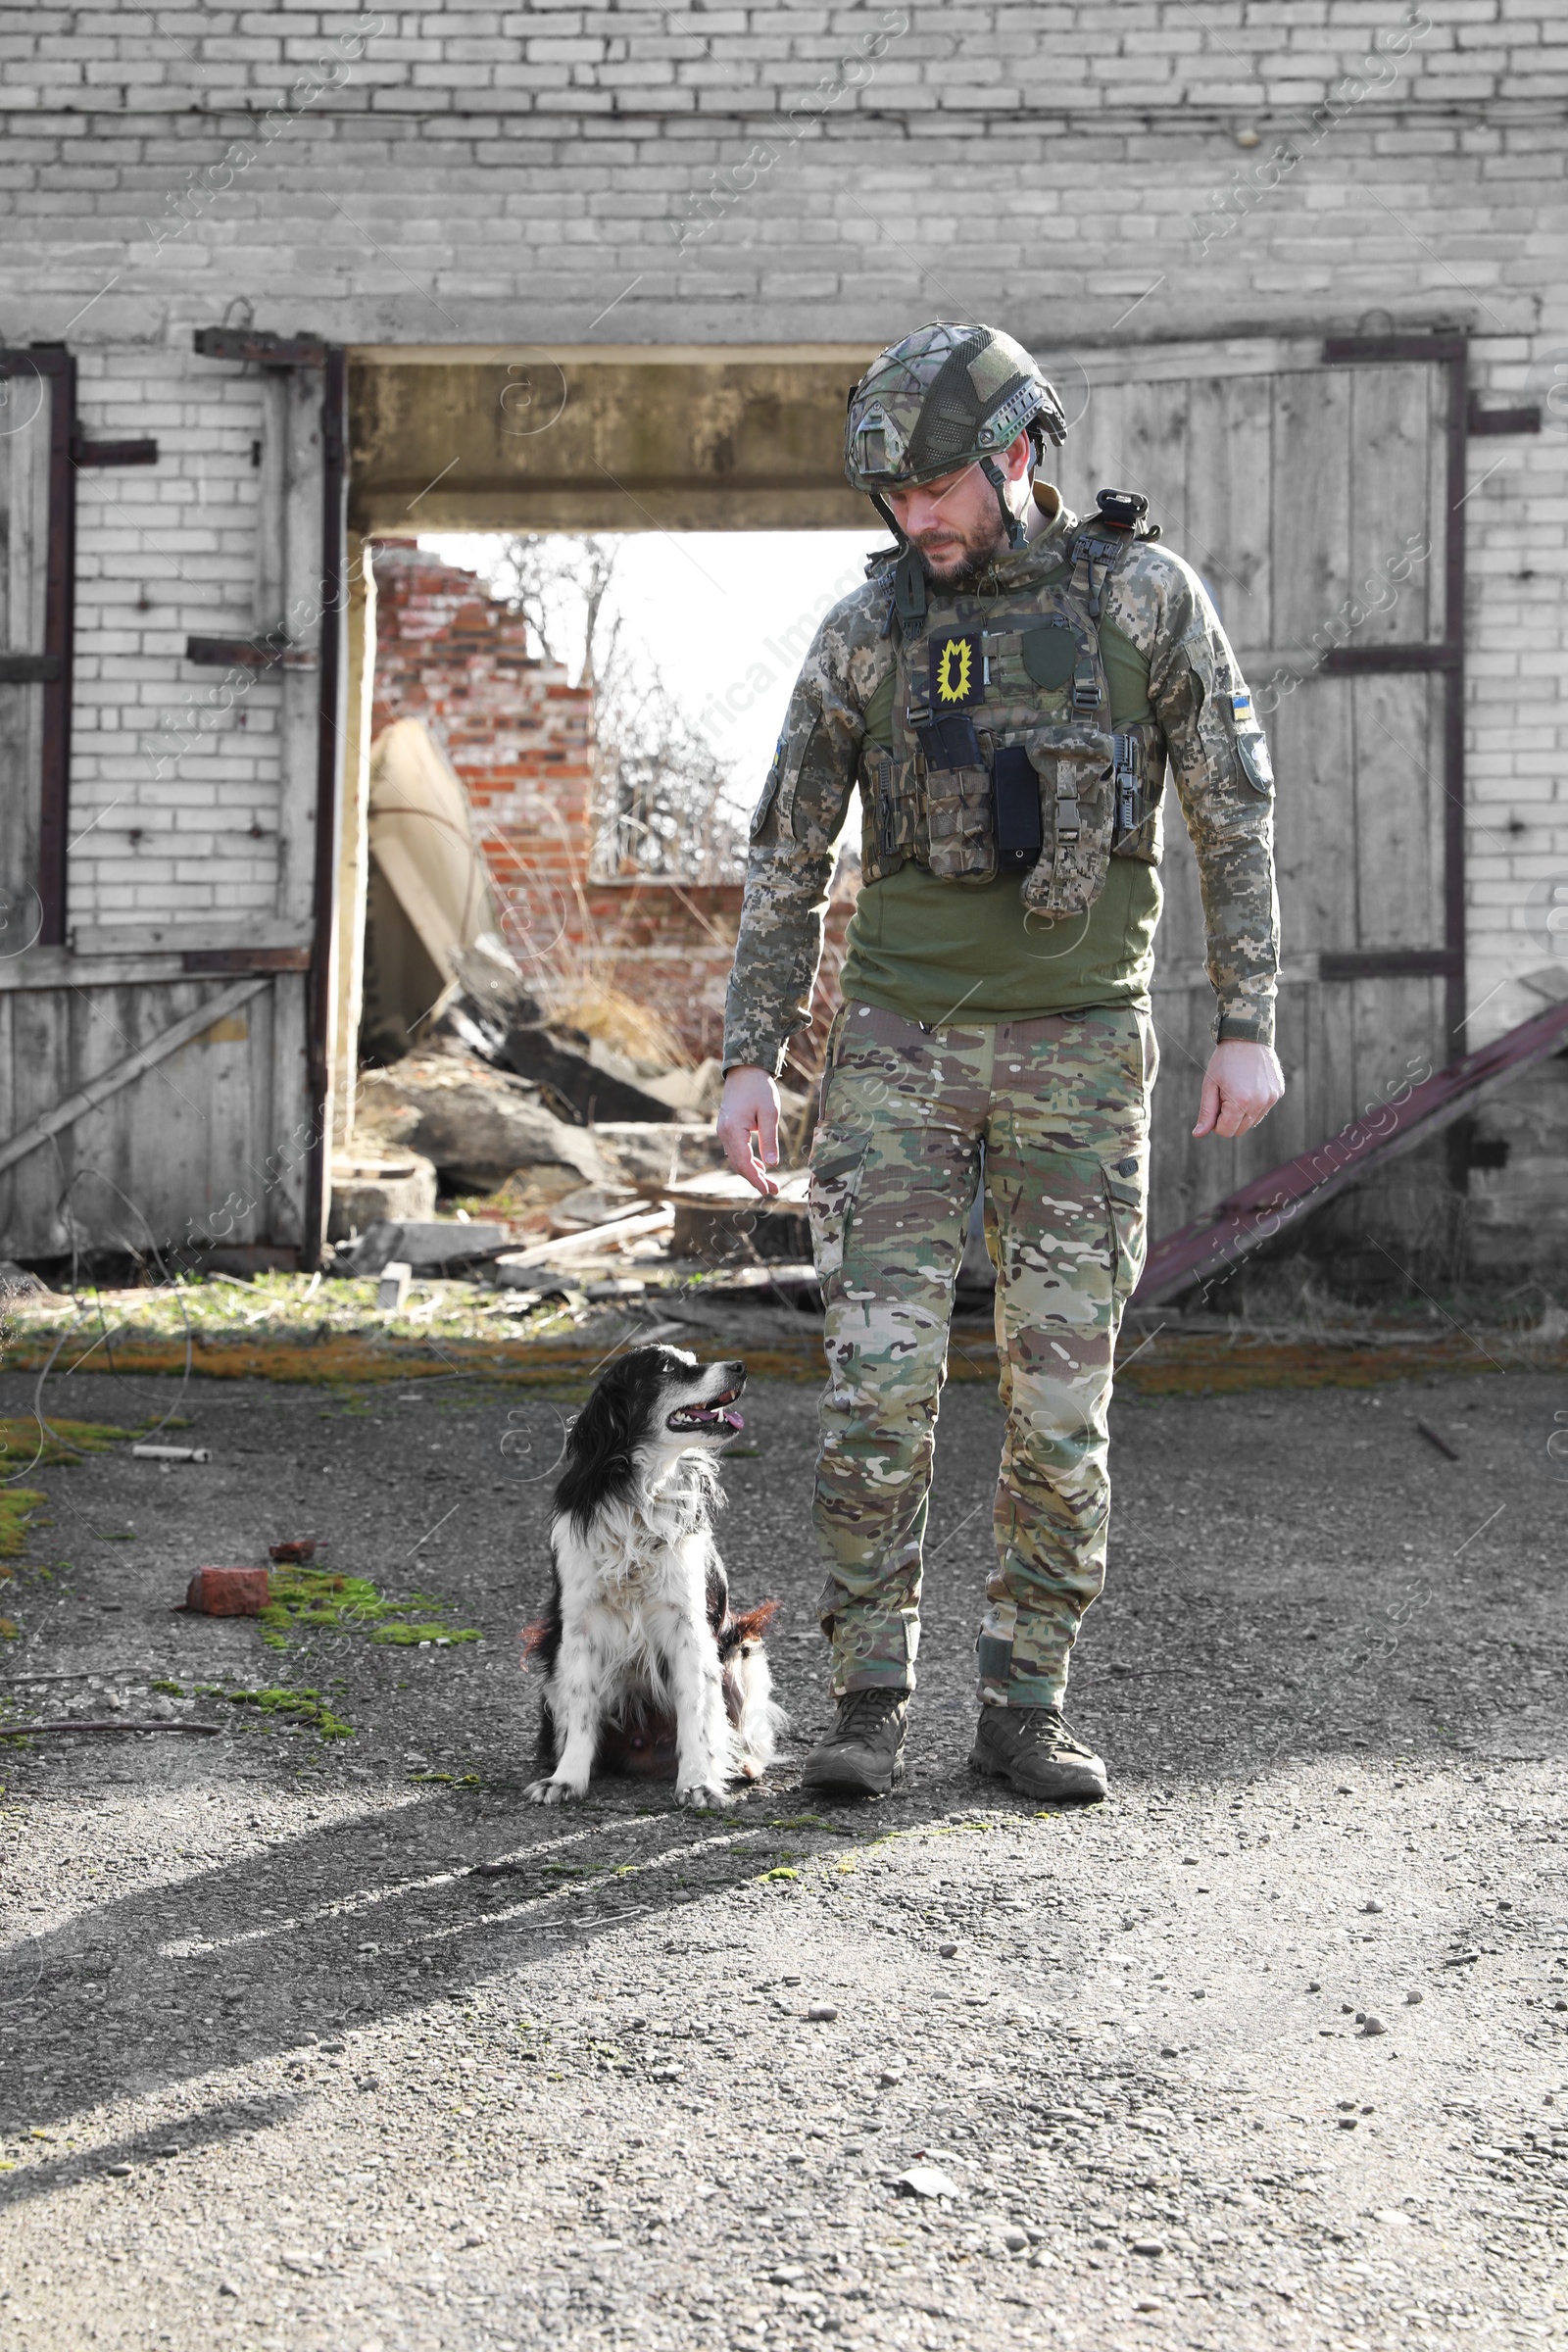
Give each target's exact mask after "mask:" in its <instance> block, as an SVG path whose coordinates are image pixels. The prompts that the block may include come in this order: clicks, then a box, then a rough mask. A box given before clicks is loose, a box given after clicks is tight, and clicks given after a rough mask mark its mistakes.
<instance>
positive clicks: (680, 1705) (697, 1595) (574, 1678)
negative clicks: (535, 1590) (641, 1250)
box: [528, 1348, 784, 1808]
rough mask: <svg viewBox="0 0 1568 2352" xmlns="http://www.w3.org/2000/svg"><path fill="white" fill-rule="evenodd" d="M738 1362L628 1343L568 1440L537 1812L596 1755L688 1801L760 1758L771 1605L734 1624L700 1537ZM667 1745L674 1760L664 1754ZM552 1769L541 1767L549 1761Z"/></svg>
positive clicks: (770, 1741) (734, 1419)
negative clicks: (661, 1776)
mask: <svg viewBox="0 0 1568 2352" xmlns="http://www.w3.org/2000/svg"><path fill="white" fill-rule="evenodd" d="M745 1385H746V1366H745V1365H744V1364H742V1363H724V1364H700V1363H699V1362H698V1361H697V1358H696V1357H695V1356H694V1355H688V1354H687V1352H686V1350H685V1349H684V1348H637V1349H635V1350H634V1351H633V1352H632V1353H631V1354H629V1355H624V1356H622V1357H621V1358H620V1360H619V1361H618V1362H617V1363H614V1364H613V1365H612V1366H611V1368H610V1370H609V1371H608V1372H607V1373H606V1374H605V1376H604V1378H603V1380H601V1381H600V1383H599V1385H598V1387H597V1388H596V1389H595V1391H594V1393H593V1395H592V1396H591V1397H589V1399H588V1402H587V1403H586V1405H585V1406H584V1407H583V1409H582V1411H581V1412H580V1413H579V1414H578V1416H577V1419H576V1421H575V1423H574V1424H573V1427H572V1430H571V1434H570V1436H569V1438H568V1439H567V1441H566V1466H565V1470H564V1473H563V1476H562V1478H561V1482H560V1484H559V1485H558V1486H557V1488H556V1495H555V1515H554V1519H553V1522H552V1526H551V1531H550V1546H551V1556H552V1563H553V1566H554V1570H555V1576H554V1584H553V1589H552V1593H551V1597H550V1607H549V1612H548V1614H547V1616H546V1617H545V1619H544V1622H543V1623H542V1624H541V1625H538V1626H536V1627H534V1628H533V1629H532V1632H531V1634H530V1636H529V1647H530V1650H531V1652H532V1654H533V1655H534V1657H536V1658H537V1659H538V1660H539V1662H540V1663H541V1664H542V1665H543V1667H544V1669H545V1691H544V1708H543V1713H542V1716H541V1719H540V1726H539V1764H540V1768H541V1772H542V1774H543V1777H542V1778H541V1779H539V1780H536V1781H534V1782H533V1783H531V1784H530V1786H529V1789H528V1794H529V1796H530V1797H532V1799H533V1801H534V1802H535V1804H540V1805H558V1804H563V1803H564V1802H566V1801H567V1800H568V1799H569V1798H572V1797H577V1796H581V1795H582V1794H583V1793H584V1792H585V1790H586V1789H587V1787H588V1781H589V1776H590V1775H591V1773H592V1771H593V1768H594V1763H595V1760H596V1759H598V1760H599V1761H601V1762H604V1763H606V1764H610V1765H612V1766H613V1765H618V1766H619V1767H620V1769H622V1770H639V1769H640V1770H644V1771H653V1772H655V1773H657V1772H659V1771H660V1769H661V1767H663V1769H664V1770H665V1771H667V1770H668V1767H669V1763H670V1762H671V1761H672V1762H673V1768H674V1779H675V1793H676V1797H677V1799H678V1801H679V1802H680V1803H681V1804H683V1805H692V1806H697V1807H700V1808H708V1807H713V1806H724V1805H727V1804H728V1803H729V1802H730V1798H729V1796H728V1794H727V1792H726V1784H727V1783H728V1782H729V1781H730V1780H732V1779H733V1778H734V1777H735V1776H736V1775H737V1774H738V1775H739V1776H740V1777H741V1778H743V1779H745V1780H756V1779H757V1778H758V1776H759V1775H760V1773H762V1772H764V1771H765V1770H766V1768H767V1766H768V1764H769V1763H770V1762H771V1761H772V1756H773V1750H774V1746H775V1743H776V1740H777V1737H778V1733H779V1731H780V1729H781V1728H782V1725H783V1721H784V1718H783V1715H782V1713H781V1711H780V1710H779V1708H778V1707H777V1706H776V1705H775V1703H774V1700H773V1694H772V1682H771V1679H770V1677H769V1674H768V1670H767V1658H766V1655H765V1652H764V1650H763V1646H762V1636H763V1634H764V1632H765V1630H766V1628H767V1625H768V1623H769V1621H770V1620H771V1618H772V1616H773V1613H774V1610H775V1609H776V1607H777V1605H778V1604H777V1603H776V1602H774V1601H766V1602H763V1604H762V1605H761V1606H760V1608H755V1609H752V1610H750V1611H749V1612H748V1613H747V1614H746V1615H745V1616H742V1617H732V1616H731V1615H730V1610H729V1586H728V1581H727V1579H726V1577H725V1574H724V1564H723V1562H722V1560H721V1559H720V1558H719V1556H718V1549H717V1546H716V1545H715V1544H714V1542H713V1530H712V1515H713V1511H714V1508H715V1507H716V1504H717V1502H718V1500H719V1490H718V1463H717V1460H716V1455H717V1452H718V1449H719V1447H720V1446H723V1445H724V1444H726V1443H727V1442H728V1440H729V1439H730V1438H732V1437H733V1436H734V1435H735V1433H736V1431H737V1430H739V1429H741V1428H742V1427H744V1423H743V1422H742V1420H741V1416H740V1414H739V1413H737V1412H735V1411H733V1410H732V1409H731V1408H732V1407H733V1405H734V1402H735V1399H736V1398H737V1397H739V1395H740V1393H741V1391H742V1389H743V1388H744V1387H745ZM671 1748H673V1756H672V1757H671V1754H670V1751H671ZM550 1767H553V1768H554V1769H549V1768H550Z"/></svg>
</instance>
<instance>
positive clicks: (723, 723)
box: [419, 517, 888, 809]
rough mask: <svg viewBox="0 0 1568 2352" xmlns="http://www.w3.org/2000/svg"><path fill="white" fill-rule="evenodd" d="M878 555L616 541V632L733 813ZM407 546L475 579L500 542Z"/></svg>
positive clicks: (663, 536)
mask: <svg viewBox="0 0 1568 2352" xmlns="http://www.w3.org/2000/svg"><path fill="white" fill-rule="evenodd" d="M873 521H874V517H873ZM887 544H888V534H887V532H886V531H881V530H877V529H874V528H872V529H867V530H864V531H680V532H667V533H666V532H662V531H628V532H626V533H625V534H624V535H623V540H622V545H623V551H624V552H623V553H622V555H621V559H620V563H619V564H618V566H617V569H616V575H615V576H616V583H617V587H618V591H619V598H620V609H621V611H622V613H624V615H625V622H624V628H625V632H626V633H627V634H628V635H629V636H631V637H632V638H634V639H635V640H636V642H637V644H638V645H639V647H640V648H641V649H642V653H643V656H644V658H645V659H646V661H647V662H648V663H649V664H650V666H651V667H653V668H655V669H657V670H659V671H660V672H662V675H663V677H664V679H665V681H666V683H667V684H668V685H669V686H670V687H671V688H672V689H673V691H674V692H675V694H676V695H677V696H678V697H679V699H680V701H681V703H682V704H683V705H684V707H685V708H686V710H687V711H689V712H690V713H691V715H692V717H693V718H695V719H697V720H698V721H700V723H701V724H702V726H703V728H704V730H705V732H706V734H707V736H708V739H709V741H710V742H711V744H712V746H713V749H714V751H715V752H717V753H718V754H719V756H720V757H721V758H722V759H725V760H732V761H733V763H734V775H735V786H734V798H735V800H736V801H737V802H738V803H739V804H740V805H741V806H742V807H743V808H746V809H750V808H751V807H752V805H753V803H754V802H755V801H756V799H757V796H758V794H759V792H760V790H761V786H762V779H763V777H764V776H765V775H766V773H767V768H768V762H769V760H771V759H772V756H773V745H774V743H775V741H776V740H777V737H778V732H779V728H780V727H781V726H782V724H783V721H784V711H785V708H786V706H787V704H788V702H789V697H790V688H791V686H792V685H793V684H794V682H795V673H796V671H797V670H798V668H799V667H800V662H801V657H802V655H803V654H804V653H805V651H806V648H807V646H808V645H809V642H810V639H811V635H812V632H813V631H814V629H815V626H816V623H817V620H818V619H819V618H820V616H821V614H822V613H825V612H826V610H827V608H828V606H829V605H831V604H835V603H836V602H837V601H838V599H839V598H840V597H841V596H844V595H847V594H848V592H849V590H850V589H852V588H854V587H856V586H858V583H859V581H860V580H861V579H862V578H863V577H864V564H865V557H866V555H867V553H868V551H869V550H870V549H871V548H873V547H885V546H887ZM419 545H420V546H421V547H427V548H429V549H430V550H431V551H432V552H433V553H434V554H437V555H439V556H440V557H441V558H442V560H443V561H444V562H445V563H448V564H464V565H465V566H466V568H467V569H469V570H471V571H478V572H481V573H485V572H488V571H489V570H490V569H491V568H492V567H493V565H494V564H495V562H496V560H497V557H498V556H499V553H500V550H501V547H502V545H503V542H502V540H501V539H500V538H499V537H493V536H490V535H489V534H485V535H479V534H463V535H456V534H452V533H440V534H437V535H435V536H428V537H421V538H420V541H419Z"/></svg>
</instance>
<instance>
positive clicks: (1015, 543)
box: [980, 458, 1025, 550]
mask: <svg viewBox="0 0 1568 2352" xmlns="http://www.w3.org/2000/svg"><path fill="white" fill-rule="evenodd" d="M980 470H981V472H982V473H983V474H984V475H985V477H986V480H987V481H988V482H989V483H990V484H991V487H992V489H993V490H994V491H995V492H996V494H997V505H998V507H999V508H1000V509H1001V512H1002V527H1003V529H1004V530H1005V532H1006V534H1007V545H1008V546H1009V547H1010V548H1012V549H1014V550H1016V549H1018V548H1020V547H1022V546H1023V545H1024V544H1025V542H1024V535H1023V524H1022V522H1021V521H1020V520H1019V518H1018V516H1017V515H1015V514H1014V513H1013V511H1012V509H1011V508H1010V507H1009V506H1008V504H1007V485H1006V482H1005V479H1004V477H1003V472H1002V468H1001V466H999V465H998V464H997V461H996V459H995V458H982V459H981V460H980Z"/></svg>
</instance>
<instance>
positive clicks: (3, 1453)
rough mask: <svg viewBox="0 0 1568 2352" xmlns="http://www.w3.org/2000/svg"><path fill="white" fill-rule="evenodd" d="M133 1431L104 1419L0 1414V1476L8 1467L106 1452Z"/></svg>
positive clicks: (46, 1465)
mask: <svg viewBox="0 0 1568 2352" xmlns="http://www.w3.org/2000/svg"><path fill="white" fill-rule="evenodd" d="M134 1435H135V1432H134V1431H133V1430H129V1429H116V1428H114V1427H112V1426H111V1424H110V1423H108V1422H107V1421H47V1422H43V1423H40V1422H39V1421H37V1420H36V1419H35V1418H34V1416H33V1415H32V1414H31V1413H14V1414H11V1415H9V1416H7V1417H5V1418H0V1478H3V1477H4V1476H5V1473H6V1471H7V1470H8V1469H23V1470H33V1469H40V1470H41V1469H47V1468H49V1467H50V1466H51V1465H52V1464H53V1463H55V1462H68V1463H69V1462H79V1461H80V1460H81V1459H82V1457H83V1455H85V1454H89V1453H107V1452H108V1451H109V1448H110V1447H111V1446H118V1445H120V1444H122V1443H123V1441H124V1440H126V1439H128V1438H131V1437H133V1436H134Z"/></svg>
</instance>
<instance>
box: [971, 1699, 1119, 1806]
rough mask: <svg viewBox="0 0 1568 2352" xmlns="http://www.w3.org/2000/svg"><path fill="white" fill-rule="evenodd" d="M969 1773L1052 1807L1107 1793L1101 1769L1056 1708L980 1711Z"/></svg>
mask: <svg viewBox="0 0 1568 2352" xmlns="http://www.w3.org/2000/svg"><path fill="white" fill-rule="evenodd" d="M969 1768H970V1770H971V1771H972V1772H983V1773H985V1774H986V1776H987V1777H988V1779H991V1780H994V1781H1005V1782H1006V1783H1007V1785H1008V1787H1009V1788H1011V1789H1017V1790H1018V1792H1019V1794H1020V1795H1021V1796H1038V1797H1041V1798H1043V1799H1044V1800H1045V1802H1046V1803H1048V1804H1052V1803H1054V1802H1056V1801H1057V1800H1058V1799H1060V1798H1062V1797H1081V1798H1095V1797H1102V1796H1103V1795H1104V1793H1105V1767H1104V1765H1103V1762H1102V1760H1101V1758H1100V1757H1099V1756H1097V1755H1093V1754H1092V1753H1091V1752H1090V1750H1089V1749H1088V1748H1087V1747H1086V1746H1085V1745H1084V1743H1083V1741H1082V1740H1079V1739H1077V1738H1076V1737H1075V1736H1074V1735H1073V1733H1071V1732H1070V1731H1069V1730H1068V1729H1067V1726H1066V1725H1065V1724H1064V1723H1063V1722H1062V1719H1061V1709H1060V1708H1059V1707H982V1708H981V1710H980V1729H979V1731H978V1732H977V1733H976V1735H975V1742H974V1747H973V1749H972V1751H971V1753H970V1756H969Z"/></svg>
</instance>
